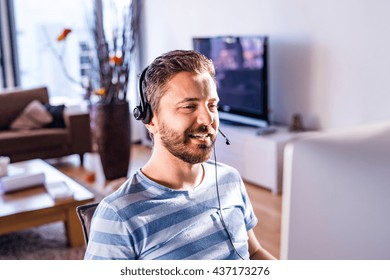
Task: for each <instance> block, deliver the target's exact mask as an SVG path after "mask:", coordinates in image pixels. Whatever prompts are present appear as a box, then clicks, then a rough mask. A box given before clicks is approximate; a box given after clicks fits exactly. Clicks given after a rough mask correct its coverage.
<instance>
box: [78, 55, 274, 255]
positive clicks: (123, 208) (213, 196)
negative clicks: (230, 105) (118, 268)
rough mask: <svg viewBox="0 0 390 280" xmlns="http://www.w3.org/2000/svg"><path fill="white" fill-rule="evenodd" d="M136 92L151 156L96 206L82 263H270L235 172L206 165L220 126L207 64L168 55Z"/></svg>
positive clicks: (147, 73) (196, 57) (153, 66)
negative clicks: (112, 261)
mask: <svg viewBox="0 0 390 280" xmlns="http://www.w3.org/2000/svg"><path fill="white" fill-rule="evenodd" d="M140 95H141V105H140V106H138V107H137V108H136V109H135V117H136V118H137V119H139V120H142V121H143V122H144V123H145V124H146V127H147V129H148V130H149V132H150V134H151V135H152V138H153V142H154V147H153V152H152V155H151V158H150V160H149V161H148V162H147V163H146V164H145V166H143V167H142V168H141V169H140V170H139V171H138V172H136V174H134V176H133V177H132V178H130V179H129V180H128V181H127V182H125V183H124V184H123V185H122V186H121V187H120V188H119V189H118V190H117V191H116V192H114V193H113V194H111V195H110V196H108V197H106V198H105V199H103V200H102V202H101V203H100V204H99V206H98V208H97V210H96V212H95V216H94V219H93V222H92V225H91V234H90V239H89V240H90V241H89V244H88V247H87V251H86V254H85V258H86V259H249V258H251V259H273V256H272V255H271V254H269V253H268V252H267V251H266V250H264V249H263V248H262V247H261V246H260V244H259V242H258V241H257V239H256V237H255V235H254V233H253V227H254V226H255V224H256V223H257V218H256V217H255V215H254V213H253V209H252V206H251V204H250V201H249V198H248V196H247V194H246V191H245V186H244V184H243V182H242V180H241V177H240V175H239V174H238V172H237V171H236V170H235V169H233V168H231V167H228V166H226V165H223V164H220V163H215V162H213V161H209V159H210V156H211V153H212V151H213V146H214V142H215V139H216V137H217V133H218V126H219V118H218V110H217V108H218V101H219V99H218V94H217V89H216V83H215V71H214V66H213V64H212V62H211V60H209V59H207V58H206V57H205V56H203V55H201V54H200V53H198V52H195V51H172V52H169V53H166V54H164V55H162V56H160V57H158V58H156V59H155V60H154V62H153V63H152V64H151V65H150V66H149V67H148V68H147V70H145V71H144V72H143V73H142V74H141V78H140Z"/></svg>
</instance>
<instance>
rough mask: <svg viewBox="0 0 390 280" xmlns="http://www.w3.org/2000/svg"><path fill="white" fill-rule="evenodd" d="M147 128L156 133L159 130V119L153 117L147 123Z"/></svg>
mask: <svg viewBox="0 0 390 280" xmlns="http://www.w3.org/2000/svg"><path fill="white" fill-rule="evenodd" d="M145 126H146V129H147V130H149V132H150V133H152V134H156V133H157V132H158V125H157V119H156V117H155V116H153V117H152V119H151V120H150V122H149V123H148V124H146V125H145Z"/></svg>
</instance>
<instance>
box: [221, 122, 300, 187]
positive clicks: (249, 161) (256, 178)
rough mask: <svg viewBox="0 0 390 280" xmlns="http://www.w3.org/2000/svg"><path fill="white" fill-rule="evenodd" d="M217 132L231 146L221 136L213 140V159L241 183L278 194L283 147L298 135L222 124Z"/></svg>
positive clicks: (280, 128) (281, 128)
mask: <svg viewBox="0 0 390 280" xmlns="http://www.w3.org/2000/svg"><path fill="white" fill-rule="evenodd" d="M220 129H221V131H222V132H223V133H224V134H225V135H226V136H227V138H229V140H230V143H231V144H230V145H229V146H227V145H225V139H224V138H223V137H217V142H216V153H217V160H218V161H220V162H222V163H226V164H228V165H230V166H233V167H234V168H236V169H237V170H238V171H239V172H240V174H241V176H242V178H243V180H244V181H247V182H250V183H253V184H255V185H258V186H261V187H264V188H266V189H269V190H270V191H272V193H273V194H277V193H280V192H281V191H282V174H283V151H284V147H285V145H286V144H287V143H288V142H289V141H290V140H292V139H293V138H294V137H296V136H297V135H298V133H294V132H290V131H289V130H288V128H287V127H284V126H269V127H268V128H259V127H248V126H236V125H230V124H226V123H225V122H222V123H221V125H220ZM259 134H260V135H259Z"/></svg>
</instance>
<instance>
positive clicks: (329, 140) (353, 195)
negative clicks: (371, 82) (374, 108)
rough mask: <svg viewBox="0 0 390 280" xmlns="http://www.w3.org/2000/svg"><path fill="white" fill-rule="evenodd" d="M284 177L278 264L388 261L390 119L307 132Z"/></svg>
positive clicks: (292, 146) (290, 153)
mask: <svg viewBox="0 0 390 280" xmlns="http://www.w3.org/2000/svg"><path fill="white" fill-rule="evenodd" d="M283 172H284V173H283V202H282V233H281V236H282V239H281V258H282V259H300V260H308V259H315V260H379V259H382V260H389V259H390V222H389V213H390V121H383V122H375V123H369V124H364V125H359V126H356V127H350V128H343V129H341V128H340V129H333V130H329V131H323V132H313V133H308V135H306V136H302V137H301V138H298V139H297V140H296V141H295V142H293V143H289V144H288V145H287V146H286V148H285V151H284V171H283Z"/></svg>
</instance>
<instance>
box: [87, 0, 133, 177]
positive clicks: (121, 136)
mask: <svg viewBox="0 0 390 280" xmlns="http://www.w3.org/2000/svg"><path fill="white" fill-rule="evenodd" d="M124 2H126V1H124ZM122 3H123V1H122ZM139 5H140V4H139V1H137V0H128V1H127V2H126V4H124V5H123V8H122V10H120V11H119V14H117V15H114V16H115V17H116V18H117V19H121V20H119V22H120V23H117V24H115V25H114V27H113V30H110V32H112V33H111V35H112V38H111V40H107V37H106V32H105V27H104V24H103V22H104V12H103V6H102V0H95V6H94V9H95V10H94V25H93V38H94V44H95V50H96V51H95V52H94V54H95V57H94V59H93V60H92V63H94V64H93V67H91V70H92V71H91V73H90V77H91V80H90V82H89V83H88V84H87V86H88V87H87V89H88V90H87V94H94V95H96V96H97V97H98V100H97V102H96V103H95V104H94V105H93V107H94V110H95V125H96V127H95V135H96V143H97V148H98V152H99V154H100V158H101V162H102V166H103V171H104V174H105V177H106V179H108V180H112V179H117V178H120V177H126V176H127V172H128V167H129V160H130V141H131V140H130V114H129V103H128V101H127V87H128V82H129V74H130V71H131V63H132V59H133V56H134V55H133V54H134V51H135V47H136V44H137V42H138V37H139V22H140V17H139V15H140V6H139Z"/></svg>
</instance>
